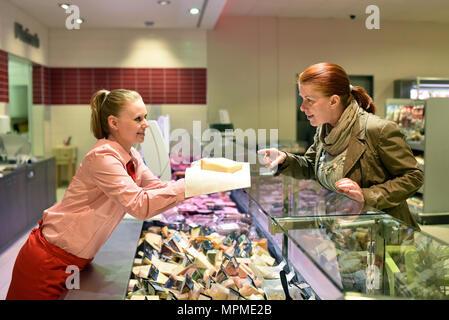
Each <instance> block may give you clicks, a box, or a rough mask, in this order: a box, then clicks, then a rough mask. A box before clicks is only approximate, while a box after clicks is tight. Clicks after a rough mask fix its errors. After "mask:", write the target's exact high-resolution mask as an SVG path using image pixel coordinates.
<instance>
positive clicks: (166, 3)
mask: <svg viewBox="0 0 449 320" xmlns="http://www.w3.org/2000/svg"><path fill="white" fill-rule="evenodd" d="M157 3H159V4H160V5H161V6H166V5H169V4H170V1H168V0H159V1H158V2H157Z"/></svg>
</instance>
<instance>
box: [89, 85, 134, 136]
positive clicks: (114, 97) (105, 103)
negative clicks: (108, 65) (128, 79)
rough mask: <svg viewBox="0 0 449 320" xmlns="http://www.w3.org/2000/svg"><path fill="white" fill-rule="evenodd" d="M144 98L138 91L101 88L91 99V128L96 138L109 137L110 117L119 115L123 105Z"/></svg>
mask: <svg viewBox="0 0 449 320" xmlns="http://www.w3.org/2000/svg"><path fill="white" fill-rule="evenodd" d="M139 99H142V97H141V96H140V94H139V93H138V92H136V91H132V90H126V89H116V90H112V91H108V90H104V89H103V90H99V91H97V92H95V93H94V95H93V96H92V99H91V101H90V107H91V109H92V115H91V119H90V129H91V130H92V133H93V134H94V136H95V138H97V139H103V138H107V137H108V136H109V133H110V128H109V124H108V117H109V116H111V115H112V116H115V117H117V116H118V114H119V112H120V110H121V108H122V107H123V105H125V104H127V103H129V102H134V101H136V100H139Z"/></svg>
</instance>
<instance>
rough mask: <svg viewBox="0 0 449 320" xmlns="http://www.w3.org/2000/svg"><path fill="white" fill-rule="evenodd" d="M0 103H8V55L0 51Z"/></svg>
mask: <svg viewBox="0 0 449 320" xmlns="http://www.w3.org/2000/svg"><path fill="white" fill-rule="evenodd" d="M0 102H9V88H8V53H7V52H5V51H2V50H0Z"/></svg>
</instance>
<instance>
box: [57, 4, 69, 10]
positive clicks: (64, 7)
mask: <svg viewBox="0 0 449 320" xmlns="http://www.w3.org/2000/svg"><path fill="white" fill-rule="evenodd" d="M59 6H60V7H61V8H62V9H64V10H67V8H68V7H69V5H68V4H67V3H60V4H59Z"/></svg>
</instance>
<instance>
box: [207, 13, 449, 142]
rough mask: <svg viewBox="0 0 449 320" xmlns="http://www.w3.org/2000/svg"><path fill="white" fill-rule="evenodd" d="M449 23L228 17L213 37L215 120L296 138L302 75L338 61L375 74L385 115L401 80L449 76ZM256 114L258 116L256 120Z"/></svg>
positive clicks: (211, 113)
mask: <svg viewBox="0 0 449 320" xmlns="http://www.w3.org/2000/svg"><path fill="white" fill-rule="evenodd" d="M445 39H449V25H448V24H438V23H431V22H422V23H412V22H388V21H382V20H381V25H380V30H368V29H366V27H365V20H364V18H357V19H355V20H350V19H349V18H348V20H342V19H297V18H274V17H237V16H228V17H221V18H220V20H219V21H218V23H217V25H216V27H215V29H214V30H211V31H209V32H208V35H207V59H208V61H207V67H208V120H209V121H210V122H215V121H217V119H218V110H219V109H222V108H227V109H228V110H229V113H230V118H231V120H232V122H233V123H234V127H238V128H242V129H248V128H267V129H268V128H279V138H280V139H288V140H293V139H295V137H296V109H295V108H296V96H295V79H296V74H297V73H299V72H301V71H303V70H304V69H305V68H306V67H307V66H309V65H311V64H313V63H317V62H322V61H330V62H334V63H337V64H340V65H341V66H343V67H344V68H345V69H346V71H347V72H348V73H349V74H363V75H374V91H375V94H374V101H375V102H376V103H377V105H378V108H379V112H378V114H379V115H380V116H382V117H383V116H384V114H385V100H386V99H387V98H391V97H393V81H394V80H395V79H401V78H408V77H416V76H427V77H449V59H447V52H449V42H448V41H446V40H445ZM248 115H251V116H248Z"/></svg>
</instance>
